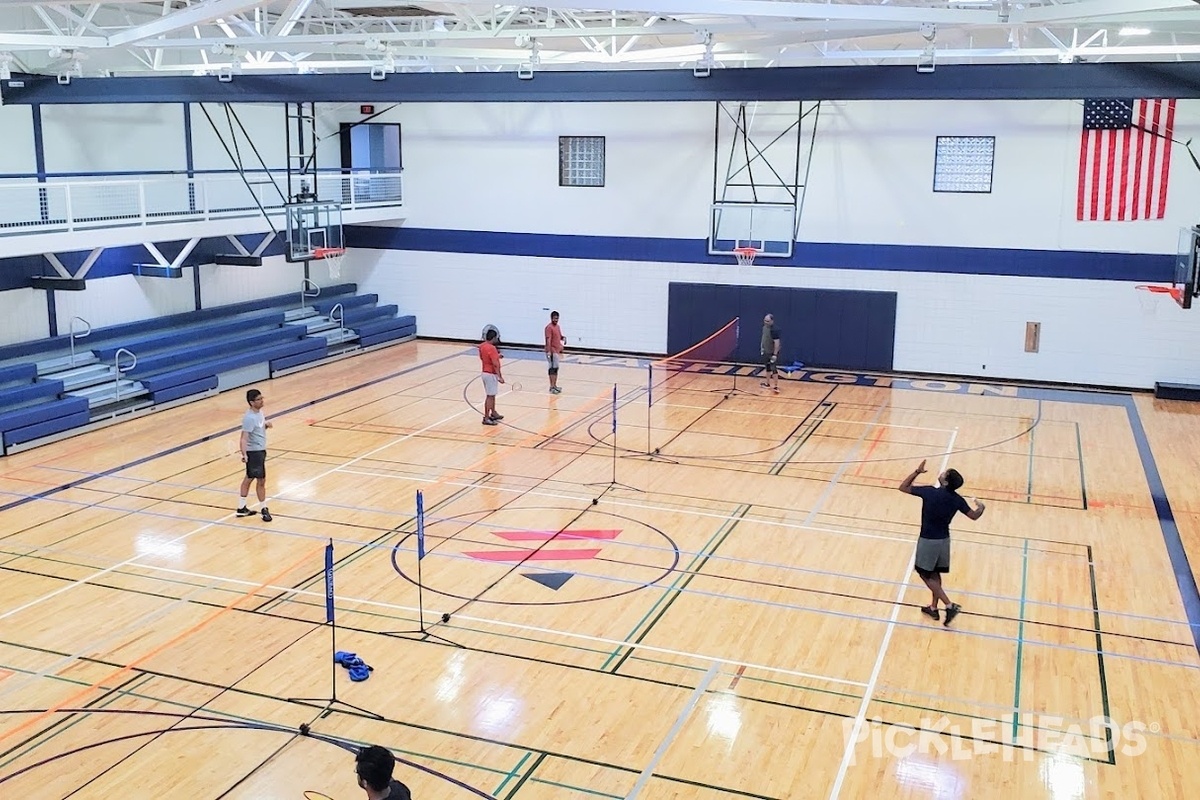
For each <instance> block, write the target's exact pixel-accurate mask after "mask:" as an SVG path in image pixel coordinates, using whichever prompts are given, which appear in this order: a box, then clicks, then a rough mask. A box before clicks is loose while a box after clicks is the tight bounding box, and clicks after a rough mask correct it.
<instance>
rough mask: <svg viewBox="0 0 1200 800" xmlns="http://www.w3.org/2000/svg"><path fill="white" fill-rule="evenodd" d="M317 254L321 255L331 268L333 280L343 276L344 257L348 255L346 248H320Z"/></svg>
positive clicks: (330, 275)
mask: <svg viewBox="0 0 1200 800" xmlns="http://www.w3.org/2000/svg"><path fill="white" fill-rule="evenodd" d="M315 255H317V256H319V257H320V258H321V260H323V261H324V262H325V266H326V267H327V268H328V269H329V277H330V279H331V280H335V281H336V280H339V279H340V278H341V277H342V259H343V258H345V257H346V251H345V250H344V249H341V248H331V249H329V250H319V251H317V252H316V253H315Z"/></svg>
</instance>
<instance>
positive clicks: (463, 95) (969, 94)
mask: <svg viewBox="0 0 1200 800" xmlns="http://www.w3.org/2000/svg"><path fill="white" fill-rule="evenodd" d="M1126 97H1178V98H1194V97H1200V64H1198V63H1196V62H1171V63H1117V62H1110V63H1089V64H953V65H951V64H947V65H944V66H939V67H938V68H937V70H936V71H935V72H932V73H928V74H922V73H918V72H917V71H916V70H915V69H913V67H912V65H907V64H906V65H896V66H879V67H868V66H863V67H852V66H842V67H774V68H769V69H716V70H713V71H712V74H711V75H710V76H709V77H707V78H697V77H696V76H695V75H693V74H692V70H691V69H675V70H614V71H588V72H559V71H546V72H538V73H536V74H535V75H534V78H533V80H519V79H518V78H517V76H516V75H515V74H514V73H513V72H469V73H465V74H461V75H460V74H455V73H446V72H430V73H407V74H398V75H389V76H388V77H387V79H386V80H382V81H373V80H371V78H370V76H369V75H366V74H363V73H359V74H331V75H235V76H234V78H233V80H232V81H230V82H228V83H222V82H221V81H218V80H216V78H214V77H212V76H164V77H155V78H153V79H147V78H144V77H128V78H76V79H74V80H72V81H71V83H70V84H69V85H67V86H60V85H58V82H57V80H56V78H55V76H53V75H21V76H14V80H12V81H9V82H7V84H6V85H5V91H4V102H5V103H6V104H9V105H25V104H30V103H33V104H38V103H55V104H72V103H178V102H187V101H190V102H194V103H200V102H210V103H271V102H275V103H284V102H290V103H298V102H304V103H309V102H345V101H346V100H347V99H352V100H355V101H360V102H371V101H373V100H374V101H378V102H426V103H438V102H448V103H464V102H480V103H484V102H487V103H504V102H515V103H536V102H629V101H637V102H663V101H715V100H935V99H936V100H1002V99H1009V100H1047V99H1060V100H1080V99H1083V98H1126Z"/></svg>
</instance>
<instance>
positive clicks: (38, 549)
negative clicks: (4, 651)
mask: <svg viewBox="0 0 1200 800" xmlns="http://www.w3.org/2000/svg"><path fill="white" fill-rule="evenodd" d="M347 474H352V475H367V476H374V477H387V478H393V479H397V480H413V481H419V482H432V483H440V484H442V485H446V486H456V487H459V488H465V489H486V490H488V491H493V492H510V493H516V494H524V495H526V496H531V497H533V496H537V497H547V498H555V499H563V500H575V501H579V502H584V501H586V500H587V499H588V498H587V497H576V496H574V495H562V494H555V493H551V492H536V491H524V490H519V489H510V488H507V487H489V486H479V485H477V484H475V483H458V482H453V481H445V480H444V479H432V478H430V479H424V478H406V477H404V476H397V475H388V474H386V473H371V472H357V471H354V470H348V471H347ZM452 474H453V473H452ZM139 480H140V479H139ZM146 482H147V483H156V482H154V481H146ZM175 485H178V486H185V484H175ZM190 488H192V489H195V490H210V491H216V490H214V489H209V487H204V486H192V487H190ZM5 494H9V495H12V496H14V497H24V496H25V495H21V494H19V493H13V492H4V491H0V495H5ZM122 496H129V495H122ZM43 499H45V500H48V501H49V502H55V503H63V504H67V505H78V506H81V507H89V508H92V507H95V508H104V509H108V508H111V507H110V506H108V505H106V504H105V502H103V501H102V502H100V503H84V502H82V501H74V500H64V499H61V498H43ZM159 502H162V503H184V502H185V501H178V500H170V499H168V500H161V501H159ZM304 502H307V503H311V504H313V505H318V506H326V507H333V508H347V509H349V508H355V509H356V510H372V509H361V508H358V507H354V506H346V505H342V504H335V503H322V502H319V501H315V500H305V501H304ZM610 503H611V504H612V505H618V506H625V507H631V508H639V509H646V510H659V511H669V512H671V513H678V514H682V515H689V514H690V515H692V516H701V517H708V518H713V519H719V520H723V521H727V519H728V515H722V514H719V513H716V512H701V511H696V510H694V509H674V508H668V507H658V506H651V505H646V504H639V503H623V502H619V501H610ZM121 510H125V511H127V513H128V514H129V515H130V516H132V515H134V514H139V515H143V516H148V517H154V518H160V519H168V520H174V521H179V520H183V521H188V522H194V521H197V520H196V519H195V518H193V517H186V516H181V515H177V514H167V513H164V512H157V511H148V510H140V511H128V510H127V509H121ZM376 510H377V509H376ZM439 519H440V518H436V517H435V518H434V521H435V522H437V521H439ZM743 521H744V522H749V523H753V524H759V525H766V526H774V527H781V528H785V529H790V530H802V531H811V532H816V533H829V534H834V535H838V536H845V537H848V538H864V539H875V540H879V541H887V542H897V543H907V542H911V541H912V537H911V536H903V535H897V536H885V535H880V534H869V533H863V532H860V531H851V530H844V529H839V528H825V527H819V526H813V525H807V526H801V525H797V524H794V523H788V522H782V521H778V520H770V519H761V518H756V517H750V516H747V517H744V518H743ZM212 524H213V526H214V527H227V528H230V529H236V530H239V531H241V530H244V526H241V525H236V524H231V523H229V522H225V521H218V522H215V523H212ZM491 527H492V528H496V529H502V530H507V529H509V528H507V527H506V526H497V525H492V526H491ZM512 530H517V529H515V528H513V529H512ZM264 532H265V533H268V534H270V535H276V536H291V537H295V538H302V539H316V540H320V541H325V540H326V539H328V538H330V537H328V536H327V535H324V534H322V535H319V536H318V535H316V534H307V533H300V532H298V531H289V530H287V529H283V528H279V527H275V528H273V529H272V530H270V531H264ZM332 538H333V539H334V541H335V542H338V543H340V544H346V545H353V546H361V545H362V544H363V542H362V541H361V540H358V539H346V538H341V537H332ZM617 544H618V545H620V546H622V547H628V548H634V549H640V550H649V551H653V552H665V551H667V550H668V548H663V547H658V546H655V545H649V544H634V543H620V542H619V543H617ZM960 545H962V546H967V545H970V546H978V547H996V548H1005V549H1017V548H1015V547H1011V546H1009V545H1002V544H995V543H991V542H979V541H970V540H968V541H962V542H960ZM9 546H10V547H13V548H23V549H24V550H26V552H13V553H11V555H13V556H16V557H20V556H32V555H33V554H36V553H64V554H69V555H75V556H79V557H92V556H93V554H90V553H87V552H84V551H76V550H73V549H71V548H55V547H45V546H34V545H24V544H18V543H15V542H14V543H11V544H10V545H9ZM164 546H168V547H169V546H170V543H169V542H168V543H166V544H165V545H164ZM680 553H681V554H684V555H695V553H694V552H693V551H689V550H680ZM1052 556H1053V557H1056V558H1069V559H1071V560H1073V561H1074V560H1078V559H1081V558H1084V557H1083V556H1082V555H1079V556H1076V555H1073V554H1070V553H1058V552H1048V551H1040V552H1038V553H1037V557H1039V558H1049V557H1052ZM439 557H442V558H446V557H450V556H445V555H441V554H439ZM713 558H714V559H715V560H718V561H722V562H728V563H731V564H745V565H750V566H762V567H769V568H773V569H782V570H784V571H794V572H800V573H805V574H812V575H819V576H823V577H835V578H842V579H847V580H851V581H858V582H865V583H873V584H879V585H884V586H889V585H900V584H905V585H907V581H893V580H889V579H886V578H879V577H873V576H867V575H856V574H852V573H842V572H830V571H825V570H818V569H813V568H808V567H794V566H789V565H786V564H777V563H773V562H764V561H757V560H754V559H742V558H734V557H731V556H721V555H714V556H713ZM1085 563H1086V562H1085ZM532 568H535V569H536V567H532ZM547 569H548V568H547ZM581 574H582V573H581ZM585 577H586V575H585ZM592 577H596V578H600V577H601V576H592ZM607 579H610V580H617V581H619V580H620V579H616V578H611V577H610V578H607ZM960 594H964V595H966V596H969V597H977V598H981V599H985V600H991V601H995V602H1000V603H1003V602H1010V603H1017V602H1018V601H1019V600H1020V598H1019V597H1016V596H1009V595H1000V594H987V593H983V592H971V591H963V592H960ZM1026 603H1027V604H1032V605H1036V606H1041V607H1046V608H1053V609H1059V610H1066V611H1078V612H1087V613H1091V612H1093V611H1094V610H1095V609H1093V608H1092V607H1091V606H1073V605H1070V604H1065V603H1053V602H1048V601H1040V600H1026ZM1105 614H1106V615H1107V616H1112V617H1119V618H1126V619H1133V620H1141V621H1147V622H1154V623H1161V624H1164V625H1179V626H1185V627H1186V626H1189V623H1187V622H1185V621H1180V620H1175V619H1169V618H1166V617H1155V616H1151V615H1148V614H1137V613H1133V612H1123V611H1115V610H1110V611H1105ZM1084 630H1085V631H1086V630H1090V629H1084Z"/></svg>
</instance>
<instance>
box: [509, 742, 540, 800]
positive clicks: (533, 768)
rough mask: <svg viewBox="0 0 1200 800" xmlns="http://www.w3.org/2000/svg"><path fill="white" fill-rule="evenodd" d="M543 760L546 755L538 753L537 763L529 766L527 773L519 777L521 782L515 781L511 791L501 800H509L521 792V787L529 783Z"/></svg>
mask: <svg viewBox="0 0 1200 800" xmlns="http://www.w3.org/2000/svg"><path fill="white" fill-rule="evenodd" d="M545 760H546V754H545V753H540V754H539V755H538V757H537V761H534V762H533V766H531V767H530V768H529V771H528V772H526V773H525V774H524V775H522V776H521V780H519V781H517V785H516V786H514V787H513V788H512V790H511V791H509V793H508V794H506V795H504V798H503V800H510V799H511V798H512V797H514V796H515V795H516V793H517V792H519V791H521V787H522V786H524V785H525V784H526V783H527V782H528V781H529V779H530V778H532V777H533V773H535V772H537V770H538V767H540V766H541V765H542V762H544V761H545Z"/></svg>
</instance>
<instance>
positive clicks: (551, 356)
mask: <svg viewBox="0 0 1200 800" xmlns="http://www.w3.org/2000/svg"><path fill="white" fill-rule="evenodd" d="M558 359H559V355H558V353H546V364H547V365H548V366H549V368H550V370H551V371H552V372H558Z"/></svg>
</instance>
